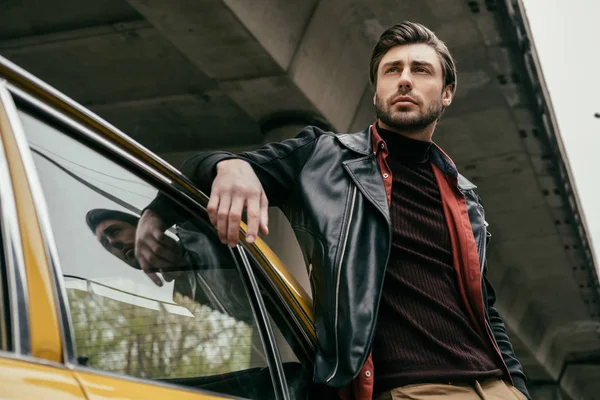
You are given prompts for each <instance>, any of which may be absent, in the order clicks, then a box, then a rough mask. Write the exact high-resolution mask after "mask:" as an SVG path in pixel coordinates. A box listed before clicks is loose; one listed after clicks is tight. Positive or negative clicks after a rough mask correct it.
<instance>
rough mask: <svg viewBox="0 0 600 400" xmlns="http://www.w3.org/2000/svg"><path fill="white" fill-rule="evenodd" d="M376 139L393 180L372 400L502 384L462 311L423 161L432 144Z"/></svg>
mask: <svg viewBox="0 0 600 400" xmlns="http://www.w3.org/2000/svg"><path fill="white" fill-rule="evenodd" d="M378 132H379V133H380V136H381V138H382V139H383V140H384V141H385V143H386V145H387V147H388V152H389V154H388V157H387V163H388V165H389V167H390V169H391V171H392V178H393V180H392V196H391V204H390V216H391V220H392V248H391V252H390V258H389V261H388V265H387V269H386V274H385V282H384V286H383V293H382V297H381V303H380V306H379V314H378V319H377V328H376V330H375V338H374V342H373V362H374V369H375V374H374V376H375V394H379V393H381V392H383V391H386V390H391V389H393V388H395V387H399V386H403V385H408V384H414V383H448V382H468V381H473V380H484V379H488V378H493V377H501V376H502V370H501V369H500V367H499V366H498V365H496V364H495V362H494V358H493V354H494V351H495V350H494V349H492V348H491V347H490V346H491V345H489V344H488V342H487V341H485V340H484V339H483V338H481V337H480V336H479V334H478V333H477V331H476V330H475V328H474V327H473V325H472V323H471V322H470V320H469V318H468V316H467V314H466V312H465V310H464V303H463V299H462V298H461V296H460V293H459V289H458V282H457V276H456V270H455V268H454V266H453V263H452V244H451V242H450V234H449V231H448V226H447V225H446V219H445V217H444V211H443V208H442V200H441V197H440V192H439V188H438V184H437V182H436V179H435V175H434V173H433V170H432V167H431V163H430V161H429V150H430V146H431V142H423V141H418V140H412V139H409V138H406V137H404V136H401V135H399V134H397V133H394V132H390V131H386V130H383V129H381V128H378Z"/></svg>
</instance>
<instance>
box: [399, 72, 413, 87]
mask: <svg viewBox="0 0 600 400" xmlns="http://www.w3.org/2000/svg"><path fill="white" fill-rule="evenodd" d="M412 87H413V83H412V77H411V76H410V71H408V70H407V69H405V70H404V71H402V75H400V80H399V81H398V89H399V90H400V91H401V92H410V90H411V89H412Z"/></svg>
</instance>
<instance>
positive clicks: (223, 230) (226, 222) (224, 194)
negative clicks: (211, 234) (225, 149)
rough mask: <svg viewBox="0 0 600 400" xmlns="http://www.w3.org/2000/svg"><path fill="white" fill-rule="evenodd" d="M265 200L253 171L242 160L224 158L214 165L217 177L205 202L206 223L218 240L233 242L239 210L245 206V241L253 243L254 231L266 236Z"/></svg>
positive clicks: (234, 242) (236, 239)
mask: <svg viewBox="0 0 600 400" xmlns="http://www.w3.org/2000/svg"><path fill="white" fill-rule="evenodd" d="M268 207H269V202H268V200H267V196H266V194H265V191H264V190H263V187H262V185H261V184H260V181H259V180H258V177H257V176H256V174H255V173H254V170H253V169H252V167H251V166H250V164H248V163H247V162H246V161H243V160H224V161H221V162H219V163H218V164H217V176H216V178H215V180H214V181H213V184H212V189H211V195H210V200H209V202H208V207H207V211H208V216H209V218H210V222H211V223H212V224H213V225H214V226H215V228H217V232H218V233H219V239H220V240H221V242H223V243H224V244H228V245H229V246H231V247H234V246H236V245H237V242H238V236H239V230H240V221H241V220H242V212H243V210H244V208H245V209H246V217H247V219H248V221H247V230H246V241H247V242H248V243H252V242H254V239H255V238H256V236H257V235H258V232H259V230H260V232H261V233H262V234H265V235H267V234H268V233H269V228H268V218H269V216H268Z"/></svg>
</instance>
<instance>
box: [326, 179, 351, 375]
mask: <svg viewBox="0 0 600 400" xmlns="http://www.w3.org/2000/svg"><path fill="white" fill-rule="evenodd" d="M355 202H356V186H354V187H353V188H352V201H351V203H350V213H349V217H348V222H347V223H346V231H345V232H344V241H343V243H342V251H341V254H340V261H339V262H338V265H337V276H336V284H335V319H334V327H335V328H334V329H335V335H334V336H335V368H334V369H333V372H332V373H331V375H330V376H329V377H328V378H327V379H326V380H325V382H326V383H329V381H331V380H332V379H333V377H334V376H335V374H336V373H337V369H338V366H339V363H340V360H339V340H338V306H339V294H340V279H341V276H342V262H343V261H344V254H345V253H346V245H347V244H348V235H349V234H350V225H351V224H352V214H354V204H355Z"/></svg>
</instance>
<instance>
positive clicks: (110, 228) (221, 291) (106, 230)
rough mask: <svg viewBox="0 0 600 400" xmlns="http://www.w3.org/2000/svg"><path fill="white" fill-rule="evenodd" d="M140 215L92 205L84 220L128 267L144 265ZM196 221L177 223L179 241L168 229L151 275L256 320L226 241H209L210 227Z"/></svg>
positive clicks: (195, 297) (177, 290) (225, 310)
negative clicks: (139, 253)
mask: <svg viewBox="0 0 600 400" xmlns="http://www.w3.org/2000/svg"><path fill="white" fill-rule="evenodd" d="M138 222H139V218H138V217H137V216H135V215H132V214H129V213H125V212H122V211H117V210H107V209H93V210H90V211H88V213H87V214H86V223H87V225H88V227H89V228H90V230H91V231H92V233H94V234H95V235H96V238H97V239H98V241H99V242H100V244H102V246H103V247H104V249H106V251H108V252H109V253H111V254H112V255H114V256H115V257H117V258H119V259H120V260H122V261H124V262H125V263H126V264H127V265H129V266H130V267H133V268H135V269H138V270H139V269H141V267H140V265H139V263H138V262H137V259H136V257H135V247H134V243H135V242H134V241H135V234H136V229H137V225H138ZM199 228H201V227H200V226H199V225H198V224H195V223H192V222H189V221H188V222H185V223H183V224H182V225H181V226H177V236H178V238H179V242H178V241H176V240H175V239H173V238H172V237H170V236H167V235H164V237H163V238H162V241H161V242H162V244H163V246H164V247H165V251H164V252H163V254H164V255H165V256H164V257H163V258H162V259H161V260H158V262H157V263H156V264H154V265H160V268H156V267H154V266H153V268H152V269H151V271H150V273H149V275H150V274H151V275H152V277H151V279H152V280H153V281H154V283H155V284H156V285H157V286H162V285H163V282H162V280H161V279H160V277H159V276H158V275H157V273H158V272H160V274H161V275H162V277H163V279H164V280H165V281H167V282H171V281H175V282H174V288H173V291H174V293H179V294H181V295H182V296H185V297H189V298H191V299H193V300H195V301H196V302H198V303H199V304H204V305H207V306H209V307H211V308H212V309H214V310H217V311H220V312H222V313H225V314H228V315H231V316H233V317H236V318H237V319H240V320H243V321H245V322H247V323H251V322H252V310H251V308H250V305H249V303H248V300H247V298H246V297H245V292H244V287H243V283H242V281H241V280H240V277H239V274H238V272H237V270H236V267H235V265H234V264H233V263H232V262H231V257H229V255H228V254H226V253H224V252H223V251H222V250H223V249H222V247H224V246H223V245H222V244H220V243H219V242H218V241H216V243H213V242H214V241H213V242H211V237H212V236H213V234H212V232H208V234H204V233H202V232H201V229H199Z"/></svg>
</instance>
